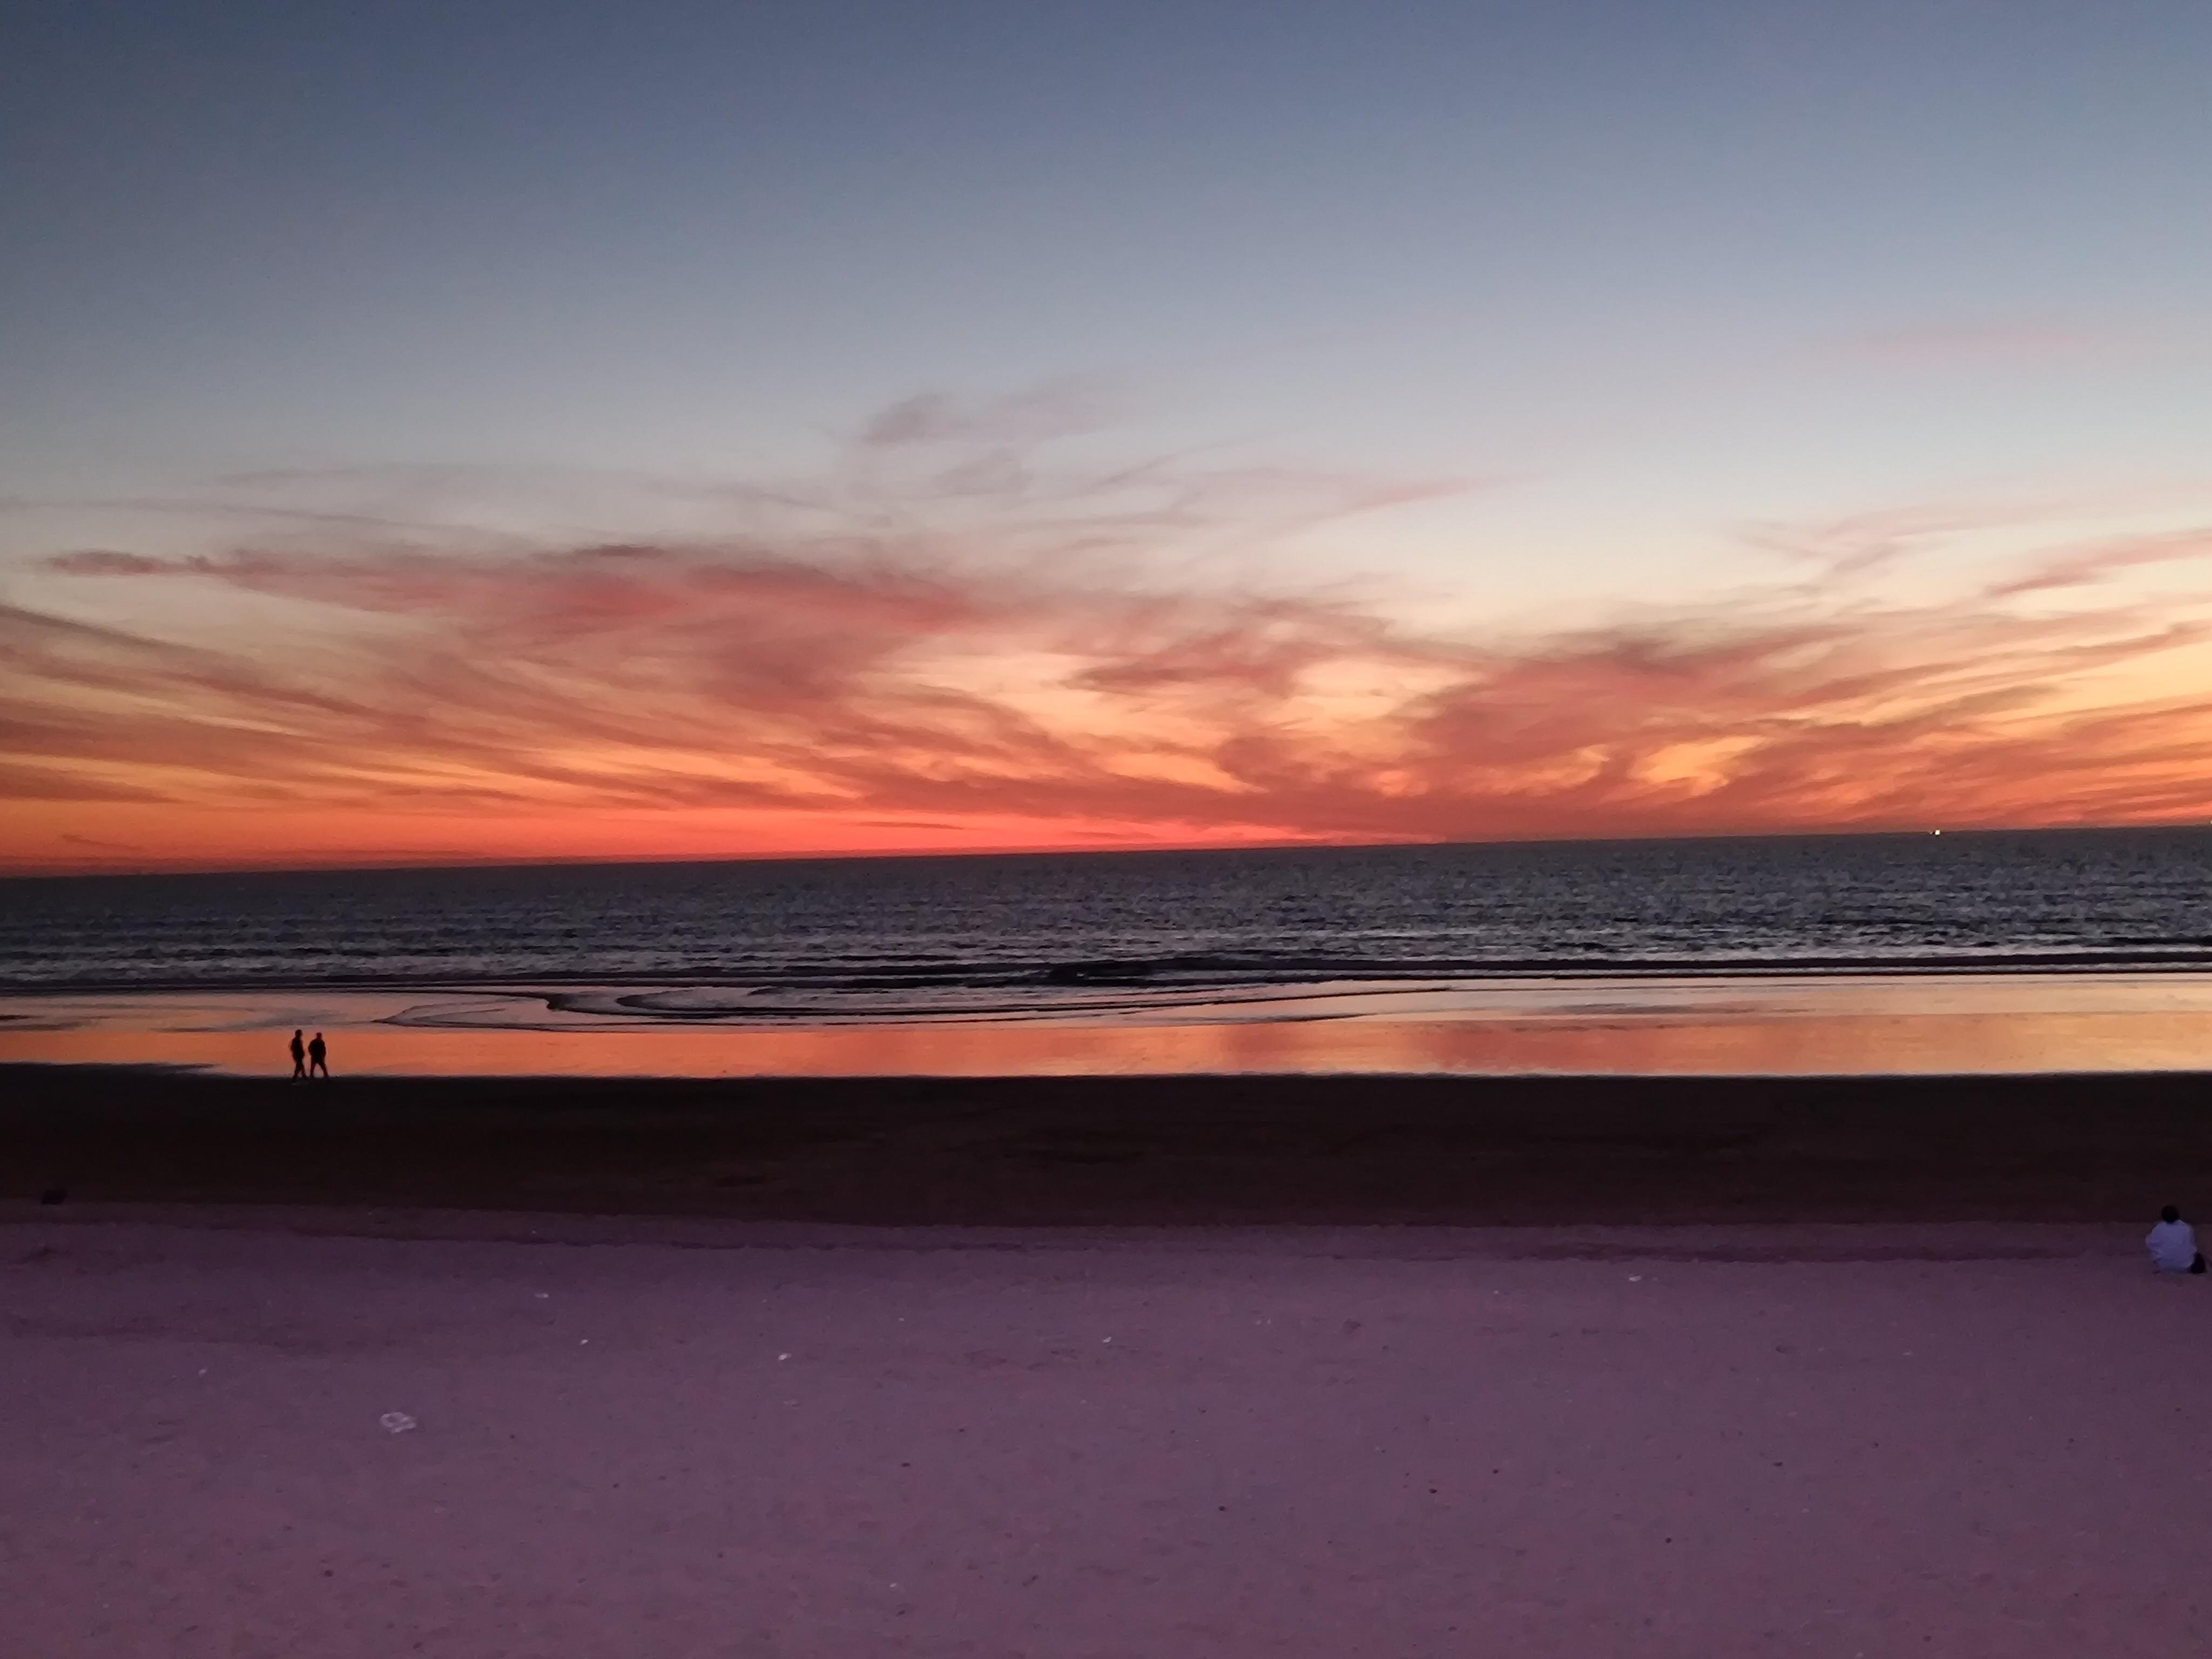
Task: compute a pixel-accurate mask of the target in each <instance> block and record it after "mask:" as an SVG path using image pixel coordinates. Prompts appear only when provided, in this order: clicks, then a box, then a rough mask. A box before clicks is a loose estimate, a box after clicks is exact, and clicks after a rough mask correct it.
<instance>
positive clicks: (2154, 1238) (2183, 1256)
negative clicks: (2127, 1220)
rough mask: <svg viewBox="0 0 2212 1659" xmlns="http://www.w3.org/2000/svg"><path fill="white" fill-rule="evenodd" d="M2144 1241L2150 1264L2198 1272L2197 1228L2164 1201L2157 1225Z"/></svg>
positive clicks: (2200, 1255) (2172, 1270)
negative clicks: (2148, 1252)
mask: <svg viewBox="0 0 2212 1659" xmlns="http://www.w3.org/2000/svg"><path fill="white" fill-rule="evenodd" d="M2143 1243H2144V1244H2145V1245H2146V1246H2147V1247H2148V1249H2149V1250H2150V1265H2151V1266H2152V1267H2154V1268H2156V1269H2157V1270H2158V1271H2159V1272H2160V1273H2203V1271H2204V1252H2203V1251H2202V1250H2200V1249H2197V1230H2196V1229H2195V1228H2194V1227H2192V1226H2191V1225H2189V1224H2188V1223H2187V1222H2186V1221H2184V1220H2183V1219H2182V1218H2181V1212H2180V1211H2179V1210H2177V1209H2175V1208H2174V1207H2173V1206H2172V1205H2171V1204H2169V1205H2167V1206H2166V1207H2165V1208H2164V1209H2162V1210H2160V1212H2158V1225H2156V1226H2155V1227H2153V1228H2152V1229H2151V1230H2150V1235H2149V1237H2147V1238H2145V1239H2144V1240H2143Z"/></svg>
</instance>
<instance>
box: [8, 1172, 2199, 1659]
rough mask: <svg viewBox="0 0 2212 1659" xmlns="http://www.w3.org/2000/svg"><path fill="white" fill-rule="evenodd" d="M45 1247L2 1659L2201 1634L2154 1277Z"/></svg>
mask: <svg viewBox="0 0 2212 1659" xmlns="http://www.w3.org/2000/svg"><path fill="white" fill-rule="evenodd" d="M58 1213H60V1214H68V1213H70V1212H69V1211H68V1210H64V1211H63V1212H58ZM56 1214H57V1212H44V1213H41V1212H39V1211H37V1210H35V1209H33V1210H24V1209H22V1208H21V1207H20V1206H17V1207H14V1208H12V1209H11V1212H10V1214H9V1224H10V1225H8V1226H7V1227H6V1229H5V1231H4V1233H3V1234H0V1241H3V1242H0V1249H4V1257H0V1284H4V1285H5V1286H6V1297H7V1308H8V1328H7V1339H6V1342H5V1345H4V1358H5V1384H6V1395H7V1398H8V1401H9V1429H10V1432H9V1436H8V1437H7V1439H6V1442H5V1443H4V1448H0V1533H4V1537H5V1541H6V1550H5V1553H4V1556H0V1561H4V1564H5V1565H4V1569H3V1570H4V1574H5V1577H6V1583H5V1585H4V1589H5V1591H6V1601H7V1606H8V1608H9V1612H8V1615H7V1619H8V1625H9V1641H8V1644H7V1645H8V1649H9V1651H11V1652H18V1653H23V1654H27V1655H40V1656H46V1655H57V1656H58V1655H76V1654H99V1655H102V1656H132V1659H135V1656H155V1655H162V1656H178V1659H200V1656H216V1655H223V1656H231V1655H272V1656H273V1655H284V1656H301V1659H311V1656H312V1659H325V1656H330V1659H339V1656H345V1659H354V1656H358V1659H385V1656H388V1655H392V1654H395V1653H407V1652H422V1653H426V1654H433V1655H440V1656H452V1659H460V1656H469V1659H474V1656H493V1655H510V1656H547V1659H553V1656H563V1659H566V1656H607V1659H616V1656H622V1659H629V1656H636V1655H644V1654H651V1655H656V1656H659V1655H665V1656H689V1655H702V1656H703V1655H744V1656H753V1655H762V1656H767V1655H775V1656H824V1659H827V1656H848V1655H854V1654H875V1653H882V1654H912V1655H930V1656H937V1655H944V1656H954V1655H958V1656H1029V1655H1052V1656H1062V1655H1068V1656H1108V1655H1115V1656H1118V1655H1148V1654H1170V1653H1172V1654H1179V1655H1180V1654H1193V1655H1205V1654H1223V1655H1231V1654H1233V1655H1246V1654H1280V1655H1312V1656H1338V1655H1370V1654H1371V1655H1390V1656H1399V1655H1406V1656H1424V1655H1438V1656H1442V1655H1457V1654H1465V1653H1493V1652H1494V1653H1510V1654H1515V1655H1527V1656H1546V1655H1569V1654H1575V1655H1587V1654H1592V1653H1599V1654H1630V1653H1633V1654H1638V1655H1655V1656H1680V1659H1717V1656H1735V1655H1742V1656H1754V1655H1759V1656H1765V1655H1774V1654H1806V1655H1814V1654H1817V1655H1838V1656H1852V1655H1883V1654H1900V1653H1927V1654H1940V1655H1947V1656H1996V1655H2006V1656H2035V1655H2045V1654H2048V1655H2069V1656H2070V1655H2076V1654H2081V1653H2088V1652H2093V1653H2098V1654H2100V1655H2108V1656H2133V1655H2151V1654H2172V1653H2175V1652H2189V1651H2195V1650H2198V1649H2200V1648H2201V1647H2202V1646H2203V1642H2204V1639H2205V1638H2206V1637H2207V1635H2208V1634H2212V1610H2208V1608H2207V1607H2206V1605H2205V1601H2204V1598H2203V1590H2202V1583H2203V1575H2202V1571H2201V1556H2202V1549H2201V1540H2202V1538H2203V1535H2204V1530H2205V1528H2206V1525H2207V1523H2208V1522H2212V1486H2209V1485H2208V1482H2207V1481H2206V1479H2205V1477H2204V1475H2203V1468H2204V1467H2205V1465H2206V1462H2207V1459H2208V1455H2212V1420H2208V1413H2207V1412H2206V1410H2205V1407H2204V1401H2203V1376H2204V1375H2205V1371H2206V1364H2207V1361H2208V1359H2212V1307H2208V1306H2207V1304H2206V1295H2207V1287H2206V1286H2205V1285H2204V1284H2203V1282H2201V1281H2171V1280H2167V1281H2161V1280H2158V1279H2154V1277H2153V1276H2152V1275H2151V1274H2149V1273H2148V1272H2146V1271H2145V1270H2144V1268H2143V1265H2142V1260H2141V1257H2140V1255H2139V1251H2138V1249H2137V1248H2136V1234H2137V1233H2138V1232H2139V1231H2140V1229H2137V1228H2135V1227H2133V1226H2121V1225H2090V1226H2083V1225H2054V1224H2047V1223H2045V1224H2015V1225H1987V1224H1983V1225H1971V1224H1969V1225H1948V1226H1942V1227H1927V1226H1911V1225H1902V1224H1862V1225H1847V1226H1839V1227H1825V1228H1824V1227H1808V1226H1796V1227H1787V1226H1772V1225H1769V1226H1735V1227H1716V1226H1685V1227H1666V1228H1628V1227H1612V1228H1603V1227H1597V1228H1537V1229H1511V1228H1376V1227H1349V1228H1297V1229H1281V1228H1274V1229H1264V1228H1228V1229H1210V1230H1190V1229H1159V1228H1153V1229H1104V1230H1077V1229H1063V1230H1052V1231H1044V1230H1035V1229H1029V1230H1006V1229H977V1228H967V1229H915V1228H874V1229H860V1228H836V1227H829V1226H823V1225H811V1226H810V1225H795V1224H794V1225H783V1226H781V1227H778V1226H775V1225H771V1224H731V1223H719V1222H708V1221H701V1220H683V1221H672V1220H665V1219H664V1220H660V1221H653V1220H640V1219H636V1218H630V1219H622V1220H617V1219H609V1218H601V1219H599V1220H586V1219H582V1218H573V1217H571V1218H561V1217H530V1216H526V1215H521V1214H507V1215H487V1214H485V1213H483V1212H471V1213H463V1212H441V1213H435V1214H434V1213H429V1212H415V1213H414V1214H412V1215H411V1216H409V1217H405V1218H397V1217H387V1218H385V1219H384V1220H383V1221H382V1222H381V1223H378V1224H371V1223H370V1222H369V1221H368V1218H365V1217H360V1216H355V1217H352V1218H349V1217H348V1216H347V1215H346V1214H345V1213H344V1212H333V1211H330V1210H316V1211H307V1210H295V1211H289V1212H288V1211H283V1210H277V1209H273V1208H271V1209H264V1210H260V1211H258V1212H252V1214H251V1215H246V1214H240V1213H237V1212H233V1213H231V1214H228V1215H225V1216H213V1215H209V1214H205V1213H203V1214H201V1215H199V1216H198V1217H197V1218H190V1219H187V1218H181V1217H178V1216H172V1218H170V1219H168V1220H167V1221H163V1222H153V1221H147V1220H143V1219H142V1220H133V1219H130V1218H126V1217H125V1213H124V1212H123V1211H122V1210H121V1209H119V1208H118V1210H116V1211H114V1212H110V1213H108V1214H105V1215H101V1216H98V1217H87V1218H80V1219H76V1220H62V1219H56V1218H54V1216H55V1215H56ZM370 1233H374V1234H376V1235H377V1236H365V1235H368V1234H370Z"/></svg>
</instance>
